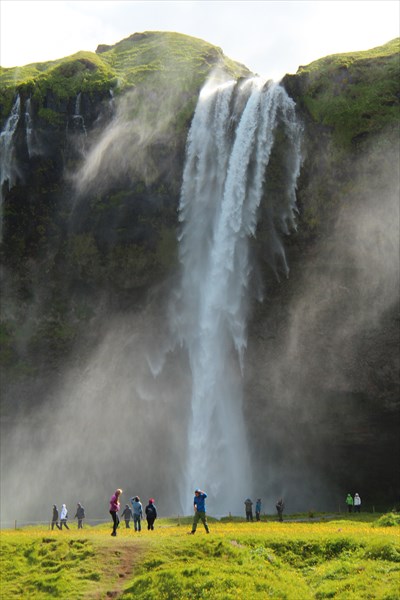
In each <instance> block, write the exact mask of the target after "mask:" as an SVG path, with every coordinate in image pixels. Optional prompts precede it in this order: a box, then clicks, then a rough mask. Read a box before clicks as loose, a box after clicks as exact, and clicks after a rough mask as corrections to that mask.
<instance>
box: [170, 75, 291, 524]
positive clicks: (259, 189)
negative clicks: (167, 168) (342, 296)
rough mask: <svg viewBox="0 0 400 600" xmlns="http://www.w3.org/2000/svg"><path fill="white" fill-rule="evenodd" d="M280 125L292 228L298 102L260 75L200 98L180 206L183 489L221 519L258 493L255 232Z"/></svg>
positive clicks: (210, 88)
mask: <svg viewBox="0 0 400 600" xmlns="http://www.w3.org/2000/svg"><path fill="white" fill-rule="evenodd" d="M278 122H279V123H282V124H283V125H284V126H285V130H287V137H288V139H289V140H290V141H291V146H292V147H291V149H290V151H289V154H288V156H290V160H291V163H292V164H291V169H292V170H291V173H290V176H289V177H288V179H289V181H288V182H287V185H288V192H287V194H286V195H285V197H284V198H283V199H282V206H281V207H280V208H279V211H278V212H279V214H278V215H276V217H277V219H276V221H277V222H278V221H279V220H280V221H281V222H282V226H284V227H290V226H294V211H295V186H296V180H297V176H298V173H299V169H300V148H299V141H300V135H299V134H300V129H299V126H298V124H297V122H296V118H295V111H294V103H293V101H292V100H291V99H290V98H289V97H288V96H287V94H286V93H285V91H284V89H283V88H282V87H281V86H279V85H278V84H273V83H270V82H268V83H266V82H265V81H263V80H261V79H260V78H254V79H250V80H246V81H245V82H243V83H242V84H237V83H236V82H234V81H229V82H225V83H223V84H219V85H216V84H212V83H211V82H210V83H208V84H206V86H205V87H204V88H203V90H202V92H201V95H200V98H199V102H198V105H197V108H196V112H195V115H194V118H193V122H192V126H191V130H190V132H189V137H188V143H187V153H186V163H185V168H184V175H183V184H182V191H181V201H180V220H181V222H182V229H181V235H180V260H181V263H182V281H181V289H180V295H179V297H180V302H181V305H180V308H179V317H177V326H178V330H179V333H180V336H181V342H182V344H183V345H184V346H185V347H186V348H187V351H188V357H189V363H190V368H191V374H192V396H191V410H192V414H191V420H190V424H189V430H188V455H187V474H186V477H185V478H184V480H183V481H182V489H181V497H182V503H183V506H184V507H185V509H186V510H190V499H191V497H192V493H193V490H194V489H195V488H196V487H200V488H204V489H206V491H207V493H208V494H209V503H210V509H211V510H213V512H214V514H227V512H228V511H232V512H233V511H235V512H237V511H238V510H240V511H241V510H242V505H243V500H244V498H246V497H247V496H248V495H249V494H251V493H252V487H251V486H252V481H251V479H252V478H251V466H250V456H249V449H248V443H247V440H246V430H245V424H244V419H243V415H242V399H243V398H242V372H243V366H244V363H243V358H244V352H245V349H246V321H247V313H248V296H249V282H250V274H251V270H252V265H251V261H250V256H249V244H248V240H249V237H250V236H254V235H255V230H256V225H257V209H258V207H259V204H260V201H261V198H262V196H263V188H264V179H265V170H266V166H267V164H268V161H269V157H270V153H271V149H272V147H273V142H274V131H275V129H276V126H277V124H278ZM263 201H268V199H267V200H263ZM277 251H278V250H277ZM279 251H281V252H283V250H282V247H281V248H280V249H279Z"/></svg>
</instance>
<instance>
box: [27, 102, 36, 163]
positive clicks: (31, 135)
mask: <svg viewBox="0 0 400 600" xmlns="http://www.w3.org/2000/svg"><path fill="white" fill-rule="evenodd" d="M25 132H26V147H27V149H28V156H29V158H32V156H37V155H38V154H40V146H39V143H38V139H37V135H36V132H35V129H34V126H33V118H32V102H31V99H30V98H28V99H27V100H26V103H25Z"/></svg>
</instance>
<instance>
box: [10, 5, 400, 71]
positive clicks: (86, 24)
mask: <svg viewBox="0 0 400 600" xmlns="http://www.w3.org/2000/svg"><path fill="white" fill-rule="evenodd" d="M0 20H1V45H0V65H1V66H2V67H14V66H22V65H26V64H29V63H32V62H41V61H48V60H55V59H57V58H62V57H64V56H69V55H71V54H74V53H75V52H78V51H80V50H90V51H92V52H94V51H95V50H96V48H97V46H98V45H99V44H115V43H116V42H119V41H120V40H122V39H124V38H126V37H128V36H129V35H131V34H132V33H136V32H142V31H175V32H178V33H183V34H186V35H191V36H194V37H198V38H201V39H203V40H205V41H207V42H210V43H211V44H214V45H216V46H219V47H220V48H222V50H223V52H224V53H225V55H227V56H228V57H229V58H232V59H233V60H236V61H238V62H241V63H243V64H245V65H246V66H247V67H248V68H249V69H250V70H251V71H253V72H255V73H258V74H259V75H262V76H265V77H268V78H272V79H276V80H278V79H280V78H281V77H282V76H283V75H284V74H286V73H295V72H296V71H297V69H298V67H299V66H300V65H307V64H309V63H310V62H312V61H314V60H317V59H318V58H322V57H324V56H327V55H329V54H337V53H340V52H351V51H357V50H368V49H370V48H374V47H376V46H380V45H382V44H384V43H386V42H388V41H390V40H392V39H393V38H395V37H398V36H399V35H400V2H399V1H398V0H378V1H375V0H363V1H362V0H356V1H345V0H335V1H328V0H324V1H320V0H313V1H302V0H294V1H292V0H287V1H285V0H259V1H253V0H245V1H241V0H229V1H228V0H225V1H219V0H200V1H191V0H178V1H169V0H161V1H156V0H154V1H152V0H145V1H130V0H122V1H119V0H112V1H108V0H92V1H80V0H74V1H63V0H46V1H36V0H28V1H25V0H0Z"/></svg>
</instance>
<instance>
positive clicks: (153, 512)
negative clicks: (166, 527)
mask: <svg viewBox="0 0 400 600" xmlns="http://www.w3.org/2000/svg"><path fill="white" fill-rule="evenodd" d="M144 512H145V513H146V519H147V529H149V530H150V529H151V530H153V529H154V521H155V520H156V519H157V509H156V505H155V504H154V498H150V500H149V503H148V505H147V506H146V508H145V509H144Z"/></svg>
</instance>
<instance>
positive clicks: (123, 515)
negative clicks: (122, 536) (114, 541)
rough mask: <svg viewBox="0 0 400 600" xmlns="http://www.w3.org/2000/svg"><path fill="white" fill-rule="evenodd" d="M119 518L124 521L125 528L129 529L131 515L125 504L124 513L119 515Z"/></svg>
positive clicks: (127, 505)
mask: <svg viewBox="0 0 400 600" xmlns="http://www.w3.org/2000/svg"><path fill="white" fill-rule="evenodd" d="M121 517H123V518H124V520H125V528H126V529H130V525H129V521H130V520H131V519H132V517H133V514H132V511H131V509H130V508H129V504H125V508H124V512H123V513H122V514H121Z"/></svg>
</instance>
